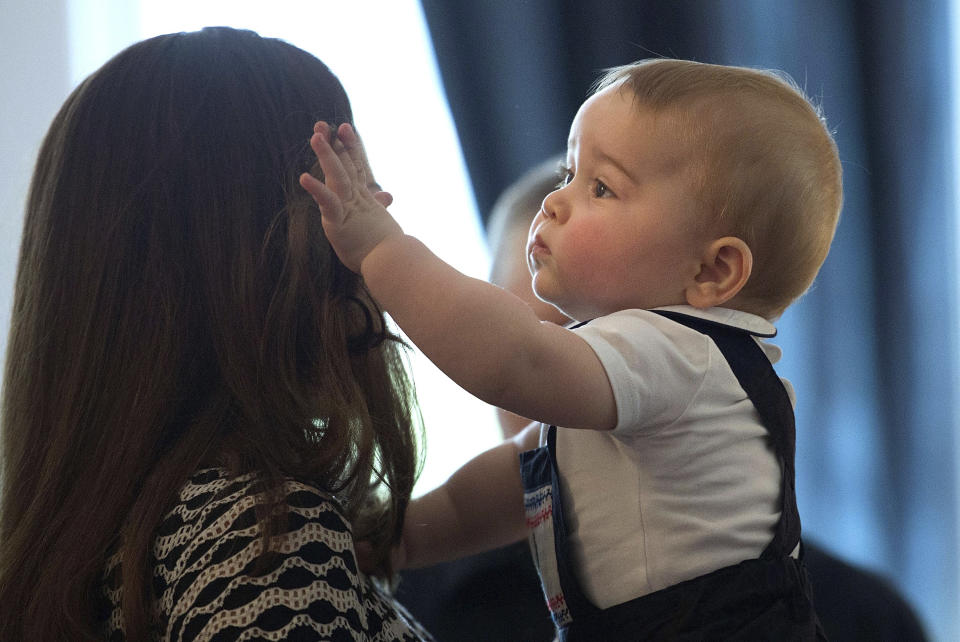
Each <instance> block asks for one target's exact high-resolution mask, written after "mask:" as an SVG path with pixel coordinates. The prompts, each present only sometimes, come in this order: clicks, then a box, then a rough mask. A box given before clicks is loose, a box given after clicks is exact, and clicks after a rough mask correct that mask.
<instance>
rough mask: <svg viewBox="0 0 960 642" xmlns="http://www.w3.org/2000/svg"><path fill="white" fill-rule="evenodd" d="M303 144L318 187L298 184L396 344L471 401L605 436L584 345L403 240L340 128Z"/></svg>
mask: <svg viewBox="0 0 960 642" xmlns="http://www.w3.org/2000/svg"><path fill="white" fill-rule="evenodd" d="M317 131H318V133H316V134H314V136H313V137H312V138H311V140H310V144H311V146H312V147H313V149H314V151H315V152H316V154H317V159H318V160H319V162H320V167H321V168H322V169H323V172H324V176H325V181H326V183H325V184H324V183H322V182H320V181H319V180H317V179H316V178H314V177H313V176H310V175H309V174H304V175H303V176H301V181H300V182H301V185H303V187H304V188H305V189H307V190H308V191H309V192H310V193H311V194H312V195H313V197H314V199H315V200H316V202H317V204H318V205H319V207H320V210H321V215H322V217H323V227H324V230H325V232H326V234H327V237H328V239H329V240H330V243H331V244H332V245H333V248H334V250H335V251H336V252H337V255H338V256H339V257H340V258H341V260H342V261H343V262H344V264H345V265H347V267H349V268H350V269H352V270H354V271H359V272H360V273H361V274H362V276H363V278H364V281H365V282H366V284H367V287H368V288H369V289H370V292H371V293H372V294H373V296H374V298H375V299H376V300H377V301H378V302H379V303H380V305H382V306H383V308H384V309H385V310H386V311H387V312H389V313H390V315H391V316H392V317H393V319H394V320H395V321H396V322H397V324H398V325H399V326H400V327H401V328H402V329H403V331H404V332H405V333H406V335H407V336H408V337H409V338H410V340H411V341H413V342H414V343H415V344H416V345H417V346H418V347H419V348H420V349H421V350H422V351H423V353H424V354H425V355H426V356H427V357H428V358H429V359H430V360H431V361H433V362H434V363H435V364H436V365H437V367H439V368H440V369H441V370H443V372H444V373H446V374H447V376H449V377H450V378H451V379H453V380H454V381H456V382H457V383H458V384H459V385H460V386H462V387H463V388H465V389H466V390H467V391H469V392H470V393H472V394H473V395H475V396H477V397H479V398H480V399H482V400H484V401H486V402H487V403H490V404H493V405H495V406H498V407H500V408H504V409H506V410H510V411H511V412H515V413H517V414H519V415H521V416H524V417H529V418H531V419H535V420H537V421H543V422H546V423H551V424H557V425H561V426H565V427H569V428H588V429H595V430H604V429H610V428H612V427H613V426H614V425H615V424H616V419H617V411H616V405H615V402H614V398H613V392H612V390H611V388H610V384H609V382H608V380H607V377H606V373H605V372H604V369H603V366H602V365H601V363H600V360H599V359H598V358H597V356H596V354H595V353H594V352H593V350H592V349H591V348H590V346H589V345H588V344H587V343H586V341H584V340H583V339H581V338H580V337H578V336H577V335H576V334H575V333H573V332H570V331H569V330H566V329H564V328H561V327H559V326H557V325H554V324H552V323H541V322H540V320H539V319H537V317H536V315H535V314H534V313H533V311H532V310H531V309H530V307H529V306H528V305H527V304H526V303H524V302H523V301H522V300H521V299H520V298H518V297H516V296H514V295H513V294H510V293H508V292H506V291H505V290H502V289H501V288H498V287H496V286H493V285H490V284H489V283H487V282H485V281H481V280H479V279H473V278H470V277H468V276H466V275H464V274H462V273H460V272H458V271H457V270H455V269H454V268H452V267H451V266H449V265H447V264H446V263H444V262H443V261H441V260H440V259H439V258H438V257H437V256H435V255H434V254H433V253H432V252H431V251H430V250H429V249H427V247H426V246H424V245H423V243H421V242H420V241H418V240H417V239H415V238H413V237H411V236H408V235H405V234H404V233H403V231H402V229H401V228H400V226H399V225H398V224H397V223H396V221H394V220H393V217H391V216H390V214H389V212H387V210H386V208H385V207H384V206H383V205H382V204H381V203H380V202H378V200H377V199H376V198H375V197H374V195H373V194H371V192H370V191H369V190H368V189H367V188H366V185H367V181H368V177H367V173H368V172H367V170H366V161H365V157H364V153H363V147H362V145H361V143H360V140H359V138H358V137H357V136H356V134H355V132H354V131H353V129H352V128H351V127H350V126H349V125H346V124H345V125H341V126H340V128H339V129H338V131H337V138H336V140H335V141H332V142H331V140H330V137H328V136H327V135H326V133H327V132H326V130H325V129H324V128H323V127H322V126H321V127H319V128H318V130H317Z"/></svg>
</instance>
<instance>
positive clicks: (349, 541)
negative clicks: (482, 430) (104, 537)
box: [103, 468, 431, 642]
mask: <svg viewBox="0 0 960 642" xmlns="http://www.w3.org/2000/svg"><path fill="white" fill-rule="evenodd" d="M284 492H285V493H286V501H287V504H288V505H289V507H290V517H289V520H288V524H287V532H286V533H285V534H284V537H283V539H282V544H281V545H280V550H279V553H278V554H276V555H272V556H269V559H268V562H267V564H266V566H263V567H261V568H256V567H255V566H254V561H255V560H256V558H257V555H258V553H259V552H260V548H261V540H260V537H259V536H258V533H257V527H256V517H255V507H256V505H257V504H258V503H259V502H260V501H261V499H260V498H259V497H258V495H257V493H256V492H255V491H254V489H253V478H252V475H244V476H240V477H232V478H231V477H229V476H228V474H227V473H226V471H224V470H222V469H217V468H211V469H205V470H201V471H198V472H197V473H196V474H195V475H194V476H193V477H192V478H191V479H190V481H189V482H188V483H187V484H186V486H184V488H183V489H182V491H181V493H180V501H179V502H178V503H177V504H176V506H174V507H173V509H172V510H171V511H170V512H169V513H167V515H166V516H165V517H164V519H163V522H162V523H161V525H160V528H159V530H158V532H157V537H156V539H155V541H154V549H153V555H154V576H153V588H154V595H156V596H158V602H157V603H156V605H155V608H156V609H157V622H158V626H159V630H157V631H156V632H155V635H156V637H157V638H158V639H163V640H172V641H185V640H343V641H345V642H346V641H350V642H352V641H354V640H369V641H371V642H372V641H378V642H380V641H383V642H388V641H395V640H429V639H431V638H430V636H429V635H428V634H427V633H426V632H424V631H423V630H422V629H421V627H420V626H419V625H418V624H417V623H416V622H415V621H414V620H413V619H412V617H411V616H409V614H408V613H407V612H406V611H405V610H404V609H403V607H401V606H400V605H398V604H397V603H396V602H395V601H394V600H393V598H392V597H390V596H389V595H387V594H385V593H384V592H382V591H381V590H380V589H379V588H378V587H377V586H375V585H374V584H373V583H372V582H371V581H370V580H369V579H368V578H367V577H366V576H364V575H362V574H360V573H359V572H358V570H357V561H356V556H355V553H354V545H353V536H352V534H351V532H350V525H349V524H348V523H347V521H346V519H345V518H344V517H343V515H342V513H341V512H340V509H339V507H338V505H337V504H336V502H334V501H333V500H332V499H331V498H330V496H329V495H327V494H326V493H324V492H322V491H321V490H319V489H318V488H317V487H316V486H313V485H310V484H307V483H303V482H299V481H292V480H291V481H288V482H287V483H286V485H285V487H284ZM120 563H121V560H120V555H119V553H118V554H115V555H113V556H112V557H111V558H110V559H109V560H108V562H107V566H106V572H105V576H104V577H105V581H104V585H103V591H104V598H105V608H104V615H105V617H106V621H105V632H106V633H107V636H108V639H110V640H125V639H126V638H125V637H124V634H123V631H122V630H121V621H122V614H121V610H120V595H121V590H122V588H121V583H120Z"/></svg>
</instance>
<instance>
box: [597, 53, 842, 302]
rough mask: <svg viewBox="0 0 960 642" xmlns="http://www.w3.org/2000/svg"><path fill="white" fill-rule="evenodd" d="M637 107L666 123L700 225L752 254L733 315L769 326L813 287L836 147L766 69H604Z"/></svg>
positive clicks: (798, 96) (660, 62)
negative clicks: (681, 153)
mask: <svg viewBox="0 0 960 642" xmlns="http://www.w3.org/2000/svg"><path fill="white" fill-rule="evenodd" d="M614 85H620V86H621V87H622V88H624V89H627V90H629V91H630V92H631V93H632V94H633V97H634V100H635V103H636V104H637V106H638V108H641V109H650V110H653V111H654V112H656V113H657V114H658V115H664V116H668V118H667V119H666V120H667V122H671V123H673V124H674V125H675V126H676V128H677V135H678V136H679V137H680V138H681V146H682V147H684V148H686V149H688V150H690V158H689V159H688V160H689V163H688V164H687V166H686V169H687V171H688V172H689V174H690V177H691V180H692V183H693V184H692V187H693V189H694V190H695V193H696V194H697V196H698V200H699V201H700V202H701V203H702V204H703V206H704V212H705V213H706V214H707V216H705V217H704V225H706V226H710V229H715V230H717V231H718V232H719V234H722V235H725V236H726V235H730V236H737V237H739V238H741V239H742V240H743V241H745V242H746V243H747V245H748V246H749V247H750V250H751V252H752V253H753V271H752V273H751V276H750V279H749V281H748V282H747V284H746V285H745V286H744V288H743V290H742V291H741V292H740V294H739V295H738V296H737V298H736V302H737V303H738V307H742V308H744V309H746V310H748V311H750V312H755V313H757V314H760V315H762V316H765V317H767V318H770V319H772V318H776V317H777V316H779V315H780V314H781V313H782V312H783V310H784V309H786V307H787V306H788V305H790V303H791V302H793V301H794V300H795V299H796V298H797V297H799V296H800V295H802V294H803V293H804V292H805V291H806V290H807V288H809V287H810V284H811V283H812V282H813V279H814V277H815V276H816V274H817V272H818V270H819V269H820V266H821V265H822V264H823V261H824V259H825V258H826V256H827V252H828V251H829V249H830V243H831V241H832V240H833V235H834V230H835V229H836V225H837V220H838V218H839V214H840V207H841V203H842V200H843V188H842V183H841V167H840V158H839V155H838V153H837V146H836V143H835V142H834V140H833V137H832V136H831V134H830V132H829V131H828V129H827V127H826V124H825V122H824V119H823V117H822V115H821V113H820V111H819V109H818V108H817V107H815V106H814V105H813V104H812V103H811V101H810V100H809V99H808V98H807V97H806V96H805V95H804V93H803V91H802V90H801V89H800V88H799V87H797V85H796V83H794V82H793V81H792V80H791V79H790V78H789V77H787V76H786V75H784V74H781V73H778V72H772V71H762V70H757V69H750V68H745V67H731V66H724V65H710V64H705V63H698V62H691V61H686V60H672V59H652V60H644V61H640V62H637V63H633V64H629V65H624V66H621V67H615V68H613V69H609V70H607V73H606V74H605V75H604V76H603V77H601V79H600V80H599V81H598V82H597V84H596V86H595V91H600V90H602V89H605V88H607V87H611V86H614Z"/></svg>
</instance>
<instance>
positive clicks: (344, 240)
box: [300, 122, 403, 272]
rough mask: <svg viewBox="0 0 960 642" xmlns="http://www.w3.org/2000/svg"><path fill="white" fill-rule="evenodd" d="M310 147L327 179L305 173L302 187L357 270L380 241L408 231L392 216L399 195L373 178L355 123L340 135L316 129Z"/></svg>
mask: <svg viewBox="0 0 960 642" xmlns="http://www.w3.org/2000/svg"><path fill="white" fill-rule="evenodd" d="M310 146H311V148H313V151H314V153H315V154H316V155H317V160H318V161H319V163H320V168H321V169H322V170H323V175H324V177H325V181H323V182H321V181H320V180H318V179H317V178H315V177H314V176H312V175H310V174H308V173H304V174H302V175H301V176H300V184H301V185H302V186H303V188H304V189H306V190H307V191H308V192H310V194H311V196H313V199H314V200H315V201H316V202H317V205H318V206H319V207H320V214H321V217H322V223H323V229H324V232H326V235H327V238H328V239H329V241H330V244H331V245H332V246H333V249H334V250H335V251H336V253H337V256H339V257H340V260H341V261H342V262H343V263H344V265H346V266H347V267H348V268H350V269H351V270H353V271H354V272H359V271H360V266H361V264H362V263H363V259H364V258H366V256H367V255H368V254H369V253H370V252H371V251H372V250H373V248H375V247H376V246H377V245H378V244H379V243H380V242H382V241H383V240H385V239H386V238H388V237H390V236H395V235H400V234H403V230H402V229H401V228H400V226H399V225H398V224H397V222H396V221H395V220H394V219H393V217H392V216H390V213H389V212H387V210H386V207H387V206H388V205H390V203H391V202H393V197H392V196H391V195H390V194H389V193H388V192H384V191H382V190H381V189H380V186H379V185H378V184H377V183H376V181H375V180H374V179H373V174H372V172H371V171H370V166H369V163H368V162H367V156H366V151H365V150H364V148H363V143H362V142H361V141H360V138H359V137H358V136H357V134H356V132H355V131H354V130H353V127H351V126H350V125H349V124H346V123H344V124H342V125H340V127H339V128H338V129H337V133H336V135H335V136H332V135H331V132H330V129H329V126H328V125H327V124H326V123H323V122H320V123H317V124H316V125H315V126H314V134H313V136H312V137H311V138H310Z"/></svg>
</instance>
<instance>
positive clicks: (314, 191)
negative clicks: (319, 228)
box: [300, 172, 343, 223]
mask: <svg viewBox="0 0 960 642" xmlns="http://www.w3.org/2000/svg"><path fill="white" fill-rule="evenodd" d="M300 186H301V187H303V189H305V190H307V191H308V192H309V193H310V196H312V197H313V200H314V201H315V202H316V203H317V207H319V208H320V214H321V216H323V217H324V218H326V219H328V220H331V221H334V222H337V223H339V222H340V221H342V220H343V207H342V205H341V201H340V198H339V197H338V196H337V195H336V194H335V193H334V192H333V191H332V190H331V189H330V188H329V187H327V186H326V185H324V184H323V182H322V181H320V180H319V179H317V178H316V177H315V176H313V175H312V174H310V173H308V172H304V173H303V174H300Z"/></svg>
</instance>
